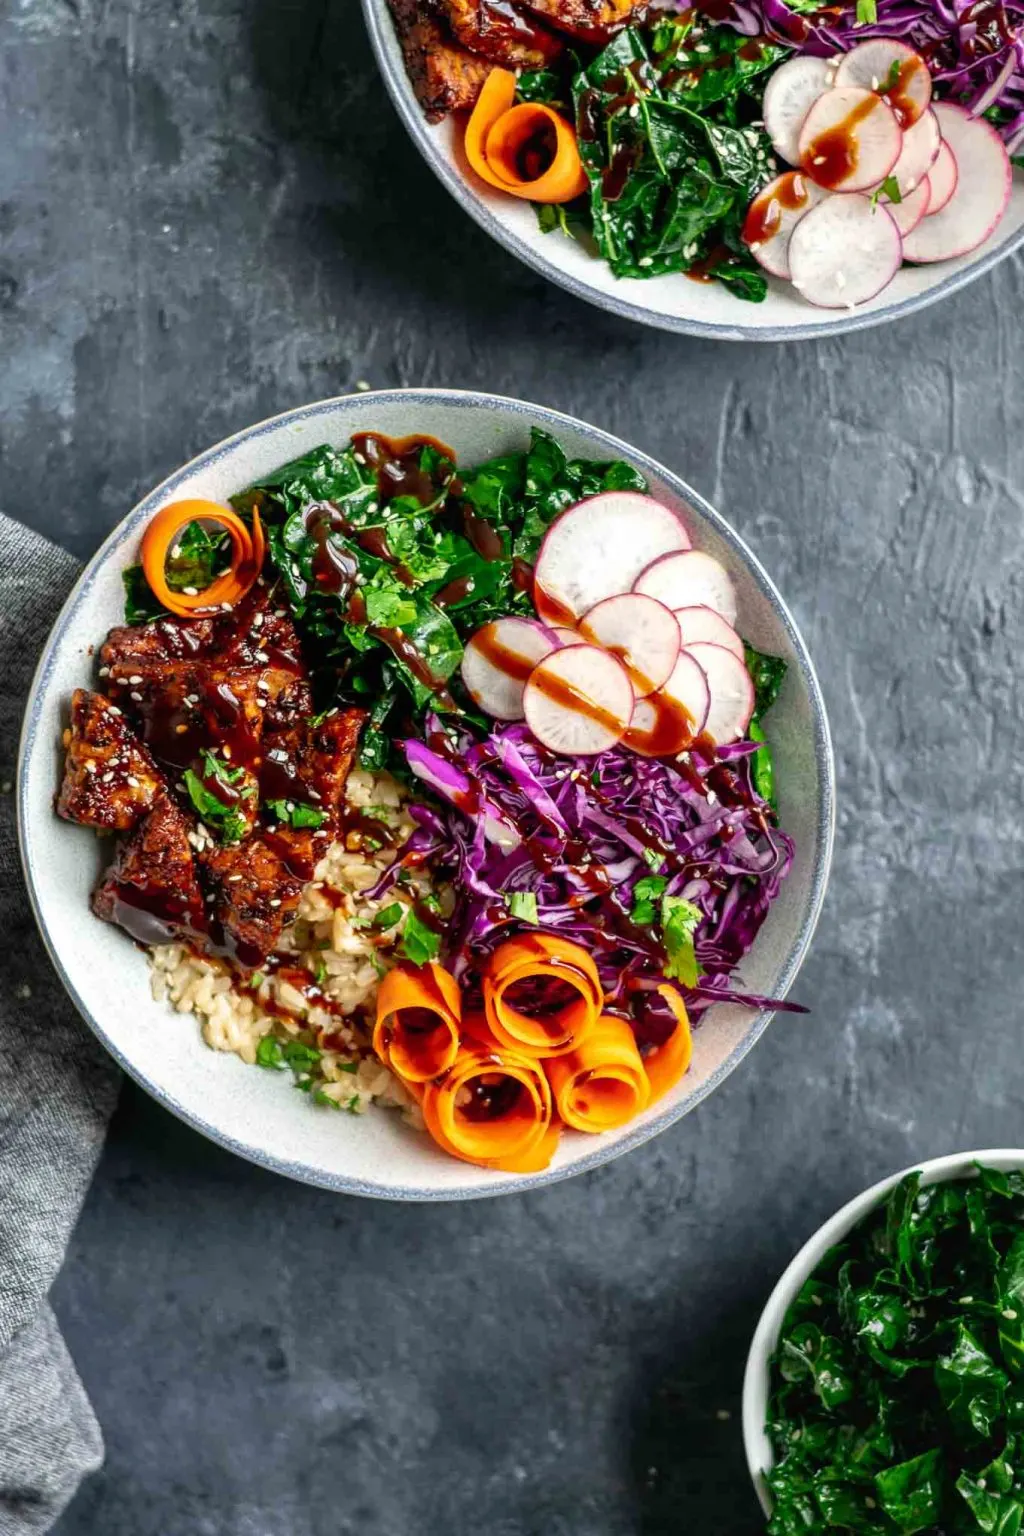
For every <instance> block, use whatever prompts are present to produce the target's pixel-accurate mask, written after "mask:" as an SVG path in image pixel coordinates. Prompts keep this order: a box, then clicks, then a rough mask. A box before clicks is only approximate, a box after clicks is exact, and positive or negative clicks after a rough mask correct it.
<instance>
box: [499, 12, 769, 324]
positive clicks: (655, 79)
mask: <svg viewBox="0 0 1024 1536" xmlns="http://www.w3.org/2000/svg"><path fill="white" fill-rule="evenodd" d="M695 18H696V13H695V12H694V11H689V12H687V13H686V14H685V15H684V16H673V17H670V18H666V19H664V20H662V21H659V22H657V23H656V24H655V25H654V26H653V27H651V28H647V29H643V30H642V29H640V28H638V27H629V28H627V29H626V30H625V31H623V32H620V33H619V34H618V35H617V36H616V37H615V38H613V40H612V41H611V42H610V43H609V44H608V45H607V47H605V48H604V49H603V50H602V51H601V53H599V54H598V56H597V57H596V58H595V59H593V60H592V61H591V62H590V63H589V64H588V65H587V66H586V67H585V68H579V69H578V70H577V72H576V73H575V75H574V77H573V79H572V86H571V90H572V100H573V109H574V115H575V121H576V131H577V138H578V141H579V146H580V155H581V158H582V160H583V165H584V169H585V171H586V173H587V177H588V180H589V182H590V198H589V203H590V210H589V211H590V217H589V221H587V222H588V225H589V228H588V233H589V235H590V236H591V237H592V238H593V240H594V242H595V244H596V246H597V249H598V251H599V253H600V255H601V256H603V257H604V259H605V260H606V261H607V262H608V265H609V266H610V267H611V269H612V271H613V272H614V273H615V274H616V276H618V277H658V276H662V275H664V274H666V273H677V272H690V271H692V272H694V275H699V276H700V277H702V278H710V277H715V278H718V279H719V280H720V281H721V282H724V283H726V284H727V286H728V287H730V288H731V290H732V291H733V292H734V293H735V294H736V295H737V296H738V297H739V298H743V299H748V300H751V301H753V302H759V301H760V300H762V299H763V298H764V297H765V294H766V292H767V283H766V280H765V276H764V273H763V271H762V270H761V268H760V267H759V266H758V265H757V263H756V262H755V261H754V260H753V258H752V257H751V256H750V253H749V251H748V250H747V248H746V246H745V245H744V244H743V242H742V239H741V231H742V228H743V222H744V219H745V217H746V213H747V209H748V208H749V206H750V203H751V201H752V200H753V198H754V196H755V195H756V194H757V192H759V191H760V189H761V188H762V187H763V186H764V185H765V184H766V183H767V182H768V181H770V180H771V177H772V176H773V175H774V174H775V170H776V166H775V161H774V158H773V155H772V148H771V143H770V141H769V139H768V137H767V135H766V134H765V131H764V126H763V123H762V121H761V118H762V111H761V100H762V95H763V86H764V83H765V77H766V76H767V74H768V73H769V71H770V70H772V69H773V68H774V67H775V66H776V65H777V64H778V63H779V62H780V61H781V60H783V59H784V58H786V57H787V55H788V53H789V50H788V49H787V48H785V47H782V46H781V45H777V44H775V43H769V42H766V41H765V40H764V39H751V38H748V37H743V36H741V35H740V34H739V33H738V32H735V31H734V30H733V29H732V28H729V27H715V26H709V25H707V24H706V23H704V22H701V21H698V20H696V19H695ZM551 75H552V72H551V71H545V72H544V75H543V84H542V83H541V77H537V78H536V79H533V78H531V80H530V82H529V84H528V87H527V89H528V91H530V92H531V93H532V94H531V95H530V97H529V99H534V100H535V99H538V95H537V92H539V91H541V90H543V91H544V92H545V93H546V94H545V95H544V96H543V97H542V98H540V99H545V100H549V101H550V100H554V99H557V97H558V96H559V94H562V95H564V94H565V90H564V88H562V87H560V86H559V84H558V83H557V81H556V80H554V79H552V78H551ZM581 212H582V210H581V208H580V207H577V205H575V204H574V205H571V207H570V208H569V209H568V210H566V212H565V214H564V215H562V214H560V213H558V212H557V211H553V210H552V209H550V208H543V209H539V210H538V217H539V220H540V225H541V228H542V229H545V230H548V229H555V228H562V229H563V230H564V231H565V232H566V233H571V234H576V233H577V231H578V229H579V225H580V221H581Z"/></svg>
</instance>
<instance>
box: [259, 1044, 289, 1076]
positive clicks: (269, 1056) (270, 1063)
mask: <svg viewBox="0 0 1024 1536" xmlns="http://www.w3.org/2000/svg"><path fill="white" fill-rule="evenodd" d="M256 1065H257V1066H258V1067H267V1068H269V1069H270V1070H271V1071H274V1072H283V1071H284V1052H283V1051H282V1050H281V1042H280V1040H279V1039H278V1038H277V1036H276V1035H264V1036H263V1039H262V1040H261V1041H260V1043H259V1045H258V1046H257V1047H256Z"/></svg>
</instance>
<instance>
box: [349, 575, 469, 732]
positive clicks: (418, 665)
mask: <svg viewBox="0 0 1024 1536" xmlns="http://www.w3.org/2000/svg"><path fill="white" fill-rule="evenodd" d="M346 617H347V619H348V621H349V623H350V624H366V601H365V599H364V597H363V594H362V593H361V592H360V591H359V589H358V588H356V589H355V591H354V592H353V593H352V595H351V597H350V599H349V605H348V613H347V614H346ZM367 628H368V630H369V633H370V634H371V635H375V636H376V638H377V639H378V640H380V641H382V642H383V644H384V645H386V646H388V648H389V649H390V650H391V651H393V652H394V654H395V655H396V656H397V657H398V659H399V661H402V662H404V663H405V665H406V666H407V667H408V669H409V671H410V672H411V673H412V675H413V677H414V678H415V679H416V681H417V682H418V683H422V684H423V686H424V688H429V689H430V691H431V693H432V694H433V695H434V697H435V698H436V699H437V700H438V702H439V703H440V704H442V705H443V706H444V707H445V708H447V709H454V708H455V701H454V700H453V698H452V696H451V694H450V693H449V692H448V690H447V688H446V687H445V683H444V679H443V678H441V677H438V676H437V674H436V673H435V672H433V671H432V670H431V666H430V662H429V661H428V660H427V658H426V656H424V654H423V652H422V651H421V650H420V649H419V647H418V646H416V645H415V644H414V643H413V641H412V640H410V639H409V636H408V635H406V634H404V633H403V631H402V630H400V629H395V628H392V627H389V626H385V625H383V624H370V625H367Z"/></svg>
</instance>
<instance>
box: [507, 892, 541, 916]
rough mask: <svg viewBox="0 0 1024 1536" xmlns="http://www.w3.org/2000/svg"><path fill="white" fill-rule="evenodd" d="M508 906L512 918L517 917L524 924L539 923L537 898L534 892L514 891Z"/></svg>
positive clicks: (509, 898)
mask: <svg viewBox="0 0 1024 1536" xmlns="http://www.w3.org/2000/svg"><path fill="white" fill-rule="evenodd" d="M506 904H507V906H508V910H509V915H510V916H511V917H517V918H519V920H520V921H521V922H524V923H536V922H539V920H540V919H539V917H538V913H537V898H536V896H535V895H534V893H533V891H513V892H512V894H511V895H510V896H509V897H508V900H507V903H506Z"/></svg>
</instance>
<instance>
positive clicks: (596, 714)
mask: <svg viewBox="0 0 1024 1536" xmlns="http://www.w3.org/2000/svg"><path fill="white" fill-rule="evenodd" d="M633 703H634V699H633V689H632V686H631V685H630V681H629V678H628V676H627V675H626V669H625V667H624V666H623V665H622V663H621V662H620V661H616V659H615V657H614V656H609V654H608V652H607V651H602V650H599V649H598V648H597V646H596V645H567V646H566V647H565V648H564V649H563V650H561V651H552V653H551V655H550V656H546V657H545V658H544V660H543V661H542V662H540V664H539V665H538V666H536V667H534V669H533V671H532V672H531V673H530V680H529V682H528V683H527V684H526V688H525V690H524V693H523V712H524V714H525V715H526V723H527V725H528V726H529V727H530V730H531V731H532V732H533V734H534V735H535V736H536V738H537V740H538V741H539V742H540V743H541V745H542V746H545V747H549V748H550V749H551V751H552V752H564V753H568V754H569V755H570V756H574V757H576V756H579V757H591V756H593V754H594V753H596V752H606V751H607V750H608V748H609V747H614V746H615V744H616V742H618V741H621V740H622V737H623V735H624V734H625V731H626V727H627V726H628V725H629V722H630V719H631V717H632V714H633Z"/></svg>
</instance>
